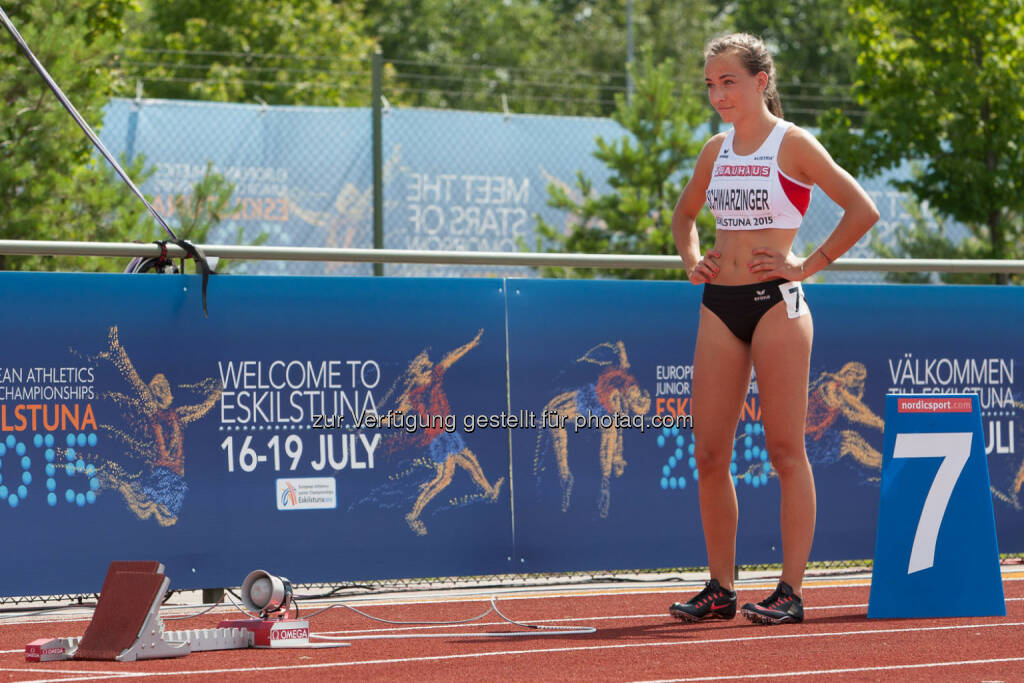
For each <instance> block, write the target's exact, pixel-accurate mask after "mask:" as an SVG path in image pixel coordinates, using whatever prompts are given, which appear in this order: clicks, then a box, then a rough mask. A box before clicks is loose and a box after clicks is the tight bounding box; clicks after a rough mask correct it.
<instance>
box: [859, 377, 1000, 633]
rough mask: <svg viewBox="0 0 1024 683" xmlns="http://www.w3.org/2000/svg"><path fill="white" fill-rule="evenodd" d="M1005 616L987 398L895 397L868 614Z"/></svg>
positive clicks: (889, 407) (889, 404)
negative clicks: (985, 420) (984, 410)
mask: <svg viewBox="0 0 1024 683" xmlns="http://www.w3.org/2000/svg"><path fill="white" fill-rule="evenodd" d="M1005 614H1006V602H1005V600H1004V598H1003V583H1002V576H1001V574H1000V570H999V550H998V544H997V540H996V523H995V516H994V514H993V508H992V495H991V494H990V484H989V476H988V458H987V457H986V454H985V447H984V440H983V438H982V430H981V411H980V401H979V397H978V395H977V394H969V395H968V394H944V395H938V396H937V395H935V394H890V395H888V396H887V397H886V432H885V451H884V458H883V461H882V491H881V499H880V501H879V508H878V528H877V532H876V543H875V556H874V565H873V567H872V574H871V597H870V601H869V605H868V616H869V617H883V618H884V617H955V616H997V615H998V616H1002V615H1005Z"/></svg>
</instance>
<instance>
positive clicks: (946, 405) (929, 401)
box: [898, 396, 973, 413]
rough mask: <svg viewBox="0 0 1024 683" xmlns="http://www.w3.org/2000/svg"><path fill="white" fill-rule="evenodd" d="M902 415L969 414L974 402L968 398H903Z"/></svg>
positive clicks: (901, 404)
mask: <svg viewBox="0 0 1024 683" xmlns="http://www.w3.org/2000/svg"><path fill="white" fill-rule="evenodd" d="M898 410H899V412H901V413H969V412H971V410H973V406H972V400H971V398H970V397H967V396H957V397H955V398H954V397H949V398H901V399H899V409H898Z"/></svg>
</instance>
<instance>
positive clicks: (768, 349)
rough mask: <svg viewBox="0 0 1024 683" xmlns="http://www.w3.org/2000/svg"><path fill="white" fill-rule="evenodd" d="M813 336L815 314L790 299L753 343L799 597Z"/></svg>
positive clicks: (808, 503)
mask: <svg viewBox="0 0 1024 683" xmlns="http://www.w3.org/2000/svg"><path fill="white" fill-rule="evenodd" d="M813 336H814V324H813V322H812V321H811V316H810V314H807V315H803V316H800V317H799V318H789V317H788V315H787V314H786V305H785V303H778V304H776V305H775V306H774V307H773V308H772V309H771V310H769V311H768V312H767V313H765V314H764V317H762V318H761V321H760V322H759V323H758V325H757V329H756V330H755V331H754V338H753V341H752V342H751V352H752V357H753V361H754V369H755V371H756V372H757V391H758V395H759V396H760V398H761V422H762V424H763V425H764V432H765V447H766V448H767V449H768V457H769V458H770V459H771V463H772V467H773V468H774V469H775V472H776V473H777V474H778V476H779V488H780V489H781V498H782V501H781V512H780V518H781V525H782V580H783V581H785V582H786V583H788V584H789V585H790V586H792V588H793V592H794V593H796V594H797V595H800V591H801V589H802V587H803V580H804V570H805V569H806V568H807V558H808V556H809V555H810V553H811V542H812V540H813V539H814V521H815V511H816V503H815V496H814V477H813V475H812V473H811V464H810V462H808V460H807V450H806V448H805V446H804V428H805V423H806V421H807V381H808V372H809V369H810V362H811V339H812V337H813ZM694 421H695V422H696V418H694Z"/></svg>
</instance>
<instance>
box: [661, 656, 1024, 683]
mask: <svg viewBox="0 0 1024 683" xmlns="http://www.w3.org/2000/svg"><path fill="white" fill-rule="evenodd" d="M1005 662H1024V657H1001V658H999V659H966V660H962V661H958V662H926V663H923V664H887V665H886V666H858V667H855V668H850V669H819V670H817V671H784V672H779V673H773V674H735V675H732V676H702V677H700V678H659V679H656V680H651V681H643V682H642V683H687V682H689V681H735V680H740V679H744V678H757V679H761V680H764V679H766V678H783V677H786V676H825V675H829V674H850V673H862V672H865V671H891V670H893V669H930V668H933V667H939V666H970V665H973V664H1003V663H1005Z"/></svg>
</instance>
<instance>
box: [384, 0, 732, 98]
mask: <svg viewBox="0 0 1024 683" xmlns="http://www.w3.org/2000/svg"><path fill="white" fill-rule="evenodd" d="M626 5H627V0H612V1H610V2H592V1H589V0H560V1H556V2H535V1H534V0H505V1H504V2H463V3H451V2H447V1H446V0H381V1H380V2H376V3H367V10H366V19H367V24H368V28H369V30H370V31H371V32H372V33H373V34H374V35H375V36H377V37H378V38H379V40H380V45H381V49H382V51H383V54H384V56H385V58H386V59H393V60H395V67H396V73H395V74H394V78H393V81H392V82H391V83H389V91H390V92H394V93H395V94H396V99H395V100H394V101H398V102H402V103H407V104H412V105H417V106H433V107H451V108H458V109H481V108H486V109H491V110H493V109H497V108H498V107H499V106H501V97H502V96H503V95H504V96H505V97H506V101H507V102H508V106H509V108H510V109H511V110H512V111H514V112H519V113H523V112H528V113H552V114H583V115H609V114H611V113H612V112H614V111H615V99H614V95H615V93H621V92H623V91H624V90H625V88H626V79H625V75H626V62H627V48H626V42H627V40H626V23H627V11H626ZM633 5H634V7H633V32H634V42H635V45H636V54H638V55H639V54H641V53H649V54H652V55H654V56H655V58H656V61H659V62H660V61H662V60H665V59H671V60H673V62H674V63H675V65H676V72H675V74H674V75H675V77H676V79H677V83H678V84H679V85H680V86H683V85H686V86H688V87H689V88H690V89H692V91H693V92H692V94H694V95H699V94H700V93H699V88H700V84H701V82H702V79H701V78H700V73H701V69H702V68H703V64H702V56H701V55H702V48H703V44H704V42H705V41H706V40H707V39H708V38H709V37H710V36H711V35H712V34H713V33H714V32H715V31H716V30H718V29H719V28H720V24H719V23H716V17H717V12H716V11H715V8H714V7H713V6H712V5H711V4H709V3H708V2H706V1H704V0H682V1H680V2H671V3H665V2H658V1H657V0H635V1H634V2H633ZM389 97H391V95H389Z"/></svg>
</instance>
